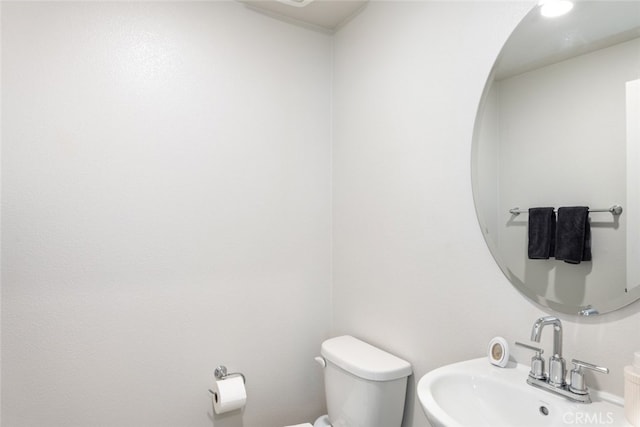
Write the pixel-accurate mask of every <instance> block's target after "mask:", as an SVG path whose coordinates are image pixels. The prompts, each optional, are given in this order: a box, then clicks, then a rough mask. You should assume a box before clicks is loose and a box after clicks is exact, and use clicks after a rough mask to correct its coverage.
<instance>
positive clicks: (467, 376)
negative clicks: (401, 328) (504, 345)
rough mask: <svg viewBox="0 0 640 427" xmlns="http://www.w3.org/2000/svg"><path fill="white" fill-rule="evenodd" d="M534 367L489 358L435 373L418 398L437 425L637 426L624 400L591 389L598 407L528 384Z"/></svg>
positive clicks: (429, 375) (425, 381)
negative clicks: (502, 364)
mask: <svg viewBox="0 0 640 427" xmlns="http://www.w3.org/2000/svg"><path fill="white" fill-rule="evenodd" d="M528 373H529V367H528V366H525V365H522V364H516V363H515V362H509V364H508V365H507V367H505V368H499V367H497V366H494V365H491V364H490V363H489V361H488V360H487V358H486V357H483V358H480V359H473V360H468V361H465V362H460V363H454V364H452V365H447V366H444V367H442V368H438V369H435V370H433V371H431V372H429V373H427V374H426V375H425V376H423V377H422V378H421V379H420V381H419V382H418V389H417V393H418V399H419V400H420V404H421V405H422V408H423V410H424V412H425V414H426V415H427V418H428V419H429V422H430V423H431V425H432V426H433V427H441V426H442V427H468V426H474V427H476V426H477V427H480V426H487V427H488V426H490V427H499V426H502V427H513V426H520V427H526V426H530V427H545V426H568V425H572V426H575V425H607V426H625V427H631V424H629V423H628V422H627V421H626V419H625V416H624V407H623V400H622V399H621V398H620V397H617V396H614V395H612V394H609V393H602V392H596V391H594V390H591V399H592V400H593V402H592V403H588V404H586V403H576V402H571V401H570V400H568V399H566V398H564V397H561V396H556V395H554V394H552V393H549V392H547V391H544V390H541V389H538V388H535V387H532V386H530V385H529V384H527V383H526V379H527V375H528Z"/></svg>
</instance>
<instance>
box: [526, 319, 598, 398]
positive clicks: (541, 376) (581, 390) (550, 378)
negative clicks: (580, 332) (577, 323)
mask: <svg viewBox="0 0 640 427" xmlns="http://www.w3.org/2000/svg"><path fill="white" fill-rule="evenodd" d="M547 325H553V354H552V355H551V357H549V374H548V375H547V374H546V373H545V372H544V360H543V359H542V353H543V352H544V351H543V350H542V349H541V348H537V347H532V346H530V345H527V344H522V343H519V342H516V344H517V345H520V346H522V347H525V348H527V349H529V350H532V351H535V352H536V354H535V356H533V358H531V371H530V372H529V377H528V378H527V384H530V385H532V386H534V387H538V388H541V389H544V390H547V391H550V392H552V393H555V394H559V395H561V396H564V397H566V398H568V399H570V400H573V401H576V402H581V403H590V402H591V397H590V396H589V389H588V388H587V386H586V384H585V382H584V374H583V371H582V369H583V368H586V369H590V370H593V371H596V372H601V373H604V374H608V373H609V370H608V369H607V368H602V367H600V366H596V365H592V364H590V363H586V362H582V361H580V360H576V359H573V360H572V362H573V364H574V365H575V367H574V369H573V370H572V371H571V384H567V382H566V380H565V372H566V368H565V361H564V359H563V358H562V323H561V322H560V319H558V318H557V317H553V316H546V317H541V318H539V319H538V320H536V321H535V322H534V323H533V329H532V330H531V341H535V342H540V335H542V329H543V328H544V327H545V326H547Z"/></svg>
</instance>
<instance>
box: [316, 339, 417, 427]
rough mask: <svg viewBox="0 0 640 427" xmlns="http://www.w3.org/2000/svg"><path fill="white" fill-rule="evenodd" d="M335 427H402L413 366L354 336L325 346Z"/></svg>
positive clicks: (327, 390) (329, 406)
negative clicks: (408, 380)
mask: <svg viewBox="0 0 640 427" xmlns="http://www.w3.org/2000/svg"><path fill="white" fill-rule="evenodd" d="M321 354H322V356H323V357H324V359H325V361H326V367H325V369H324V385H325V393H326V398H327V409H328V411H329V421H330V422H331V425H332V426H333V427H400V425H401V424H402V416H403V413H404V399H405V394H406V391H407V377H408V376H409V375H411V372H412V370H411V364H410V363H409V362H407V361H405V360H402V359H400V358H399V357H396V356H394V355H392V354H389V353H387V352H386V351H383V350H380V349H379V348H376V347H374V346H372V345H370V344H367V343H365V342H363V341H360V340H359V339H356V338H354V337H352V336H349V335H345V336H341V337H336V338H331V339H329V340H327V341H325V342H324V343H322V351H321Z"/></svg>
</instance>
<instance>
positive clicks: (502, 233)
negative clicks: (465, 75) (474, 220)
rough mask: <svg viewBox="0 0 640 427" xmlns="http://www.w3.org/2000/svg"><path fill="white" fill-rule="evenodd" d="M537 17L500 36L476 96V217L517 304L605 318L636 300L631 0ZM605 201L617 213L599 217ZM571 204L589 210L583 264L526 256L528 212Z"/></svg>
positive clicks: (638, 108)
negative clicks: (520, 298)
mask: <svg viewBox="0 0 640 427" xmlns="http://www.w3.org/2000/svg"><path fill="white" fill-rule="evenodd" d="M540 9H541V8H540V7H539V6H537V7H535V8H534V9H533V10H532V11H531V12H530V13H529V14H528V15H527V16H526V17H525V18H524V19H523V21H522V22H521V23H520V25H519V26H518V27H517V28H516V30H515V31H514V33H513V34H512V36H511V37H510V38H509V40H508V41H507V43H506V44H505V46H504V48H503V50H502V52H501V54H500V57H499V60H498V61H497V63H496V65H495V66H494V70H493V72H492V76H491V77H490V79H489V81H488V83H487V87H486V88H485V95H484V98H483V102H482V105H481V108H480V111H479V113H478V118H477V120H476V131H475V137H474V147H473V161H472V165H473V171H472V172H473V180H474V182H473V184H474V198H475V203H476V211H477V214H478V218H479V222H480V226H481V227H482V231H483V233H484V235H485V239H486V241H487V244H488V246H489V248H490V250H491V252H492V254H493V255H494V257H495V259H496V261H497V262H498V264H499V265H500V267H501V269H502V270H503V272H504V273H505V275H506V276H507V277H508V278H509V280H510V281H511V282H512V283H513V284H514V285H515V286H516V287H517V288H518V289H519V290H520V291H521V292H522V293H523V294H524V295H525V296H527V297H528V298H531V299H532V300H534V301H536V302H538V303H540V304H542V305H545V306H547V307H550V308H552V309H554V310H557V311H560V312H565V313H571V314H583V315H593V314H598V313H605V312H608V311H612V310H615V309H617V308H619V307H622V306H624V305H627V304H629V303H631V302H633V301H635V300H636V299H638V297H640V267H639V265H640V244H639V239H640V174H639V173H638V170H639V168H640V155H639V151H640V149H639V148H638V147H639V146H640V130H639V128H640V119H639V118H640V3H639V2H609V1H603V2H578V3H576V4H575V5H574V7H573V8H572V9H571V10H570V11H568V13H566V14H565V15H562V16H557V17H553V18H550V17H546V16H543V15H542V14H541V13H540V12H541V10H540ZM615 205H620V206H622V208H623V211H622V213H621V214H620V215H617V214H613V213H611V212H609V211H608V209H609V208H610V207H612V206H615ZM571 206H587V207H589V208H590V209H591V212H589V215H588V219H589V222H588V224H589V226H590V227H589V228H590V234H591V235H590V240H589V242H590V244H591V253H592V257H591V260H588V261H582V262H580V263H576V264H574V263H567V262H563V261H561V260H557V259H555V258H554V257H553V256H552V257H550V258H549V259H530V258H529V257H528V251H527V248H528V230H529V223H528V222H529V218H528V217H529V215H528V209H529V208H534V207H554V208H556V209H558V208H560V207H571ZM514 208H518V209H519V211H520V212H522V213H511V212H510V210H513V209H514ZM599 210H602V211H603V212H597V211H599ZM516 212H518V211H516Z"/></svg>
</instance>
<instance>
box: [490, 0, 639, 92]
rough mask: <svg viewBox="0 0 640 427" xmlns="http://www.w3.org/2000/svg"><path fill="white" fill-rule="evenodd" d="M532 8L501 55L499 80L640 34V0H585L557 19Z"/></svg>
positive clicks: (498, 70) (498, 71) (497, 71)
mask: <svg viewBox="0 0 640 427" xmlns="http://www.w3.org/2000/svg"><path fill="white" fill-rule="evenodd" d="M538 12H539V11H538V10H537V8H536V9H534V10H532V11H531V12H530V13H529V14H528V15H527V16H526V17H525V18H524V19H523V20H522V22H521V23H520V25H518V27H517V28H516V30H515V31H514V32H513V34H512V35H511V37H509V40H507V43H506V44H505V46H504V48H503V49H502V53H501V54H500V55H501V57H500V61H499V63H498V66H497V68H496V70H495V78H496V79H497V80H500V79H503V78H507V77H510V76H514V75H517V74H520V73H524V72H526V71H530V70H534V69H536V68H540V67H544V66H546V65H550V64H553V63H555V62H559V61H562V60H565V59H568V58H571V57H574V56H578V55H582V54H585V53H588V52H592V51H594V50H598V49H603V48H605V47H609V46H613V45H614V44H617V43H622V42H624V41H627V40H631V39H633V38H636V37H640V1H598V2H595V1H582V2H580V1H579V2H576V3H575V7H574V8H573V10H572V11H571V12H570V13H568V14H567V15H564V16H561V17H557V18H544V17H542V16H541V15H540V13H538Z"/></svg>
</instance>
